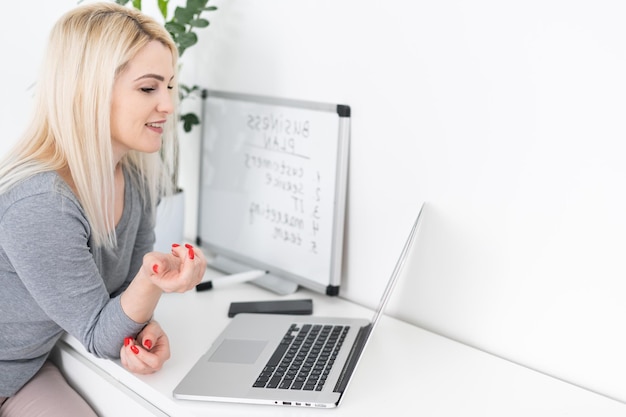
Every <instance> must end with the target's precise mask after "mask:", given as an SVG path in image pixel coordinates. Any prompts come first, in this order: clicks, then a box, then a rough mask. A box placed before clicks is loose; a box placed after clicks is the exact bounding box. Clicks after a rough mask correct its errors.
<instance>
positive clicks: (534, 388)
mask: <svg viewBox="0 0 626 417" xmlns="http://www.w3.org/2000/svg"><path fill="white" fill-rule="evenodd" d="M276 297H277V296H275V295H273V294H271V293H269V292H267V291H265V290H263V289H260V288H257V287H255V286H253V285H250V284H238V285H233V286H231V287H226V288H221V289H215V290H211V291H207V292H201V293H197V292H194V291H192V292H188V293H186V294H166V295H164V296H163V298H162V300H161V303H160V304H159V307H158V309H157V311H156V313H155V318H156V319H157V320H158V321H159V322H160V323H161V325H162V327H163V328H164V329H165V331H166V332H167V334H168V336H169V338H170V344H171V351H172V358H171V359H170V360H169V361H168V362H167V363H166V364H165V366H164V368H163V369H162V370H161V371H159V372H158V373H156V374H154V375H149V376H141V375H139V376H138V375H133V374H131V373H129V372H127V371H126V370H125V369H124V368H122V367H121V365H119V363H117V362H114V361H109V360H102V359H96V358H93V357H92V356H91V355H90V354H88V353H86V351H85V350H84V348H83V347H82V346H81V345H80V344H78V343H77V341H76V340H75V339H73V338H64V341H65V342H64V343H60V344H59V347H58V349H57V351H56V352H55V354H54V355H53V357H55V358H56V359H57V360H59V361H62V363H63V365H62V366H63V368H64V371H65V372H66V374H67V375H68V379H70V381H73V382H77V383H78V385H80V386H82V390H83V394H84V395H85V396H86V397H87V398H89V399H90V400H92V401H94V403H96V406H97V407H99V409H100V410H103V412H105V410H110V409H111V408H110V407H111V406H113V405H114V404H115V403H116V402H118V401H119V402H120V404H121V403H122V402H123V401H122V400H123V399H124V398H126V400H128V399H129V398H131V399H132V401H131V402H134V403H143V405H142V406H141V407H139V408H140V409H141V410H143V411H144V414H143V415H170V416H185V417H188V416H246V417H250V416H294V415H297V416H313V415H315V416H322V415H329V416H331V415H333V416H335V415H336V416H359V417H361V416H363V415H393V416H397V415H411V416H429V417H431V416H454V417H457V416H480V417H487V416H497V417H502V416H507V417H513V416H524V417H527V416H534V417H536V416H549V417H554V416H561V415H567V416H570V417H573V416H581V417H582V416H584V417H587V416H590V415H602V416H604V417H610V416H620V417H623V416H625V415H626V404H623V403H620V402H617V401H614V400H611V399H608V398H606V397H604V396H601V395H598V394H594V393H592V392H589V391H587V390H584V389H582V388H578V387H575V386H573V385H570V384H568V383H565V382H562V381H559V380H556V379H554V378H551V377H549V376H545V375H543V374H541V373H538V372H535V371H532V370H529V369H527V368H524V367H522V366H519V365H515V364H513V363H511V362H508V361H506V360H503V359H500V358H497V357H495V356H492V355H489V354H487V353H484V352H481V351H479V350H476V349H473V348H471V347H468V346H465V345H463V344H460V343H458V342H455V341H452V340H450V339H447V338H445V337H442V336H438V335H436V334H433V333H431V332H428V331H425V330H423V329H420V328H418V327H415V326H412V325H409V324H406V323H404V322H401V321H399V320H396V319H393V318H391V317H386V316H385V317H383V318H382V320H381V322H380V323H379V326H378V327H377V329H376V332H375V333H374V335H373V339H372V340H371V342H370V345H369V346H368V348H367V350H366V352H365V356H364V358H363V360H362V361H361V364H360V365H359V367H358V368H357V370H356V371H355V379H354V380H353V382H352V383H351V385H350V386H349V387H348V391H347V393H346V394H345V397H344V400H343V402H342V404H341V405H340V406H339V407H338V408H336V409H328V410H319V409H306V408H294V407H286V406H285V407H281V406H254V405H245V404H241V405H240V404H226V403H211V402H192V401H183V400H176V399H174V398H173V397H172V395H171V392H172V390H173V389H174V387H175V386H176V385H177V384H178V382H179V381H180V380H181V379H182V377H183V376H184V375H185V374H186V372H187V371H188V370H189V368H190V367H191V366H192V365H193V364H194V363H195V362H196V360H197V359H198V358H199V357H200V355H201V354H202V353H203V352H204V351H205V350H206V349H208V347H209V346H210V345H211V342H212V341H213V339H214V338H215V337H216V336H217V334H218V333H219V332H220V331H221V329H222V328H223V327H224V326H225V325H226V323H227V322H228V320H229V319H228V317H227V310H228V305H229V303H230V302H231V301H250V300H261V299H271V298H276ZM308 297H310V298H313V299H314V312H315V314H317V315H342V316H357V317H366V318H369V317H371V315H372V311H371V310H368V309H365V308H363V307H361V306H358V305H356V304H354V303H350V302H348V301H345V300H342V299H339V298H337V297H328V296H324V295H318V294H314V293H311V292H308V291H306V290H302V289H300V290H299V291H298V292H297V293H296V294H293V295H290V296H288V297H286V298H308ZM384 363H388V365H389V368H385V367H384V366H383V364H384ZM79 367H85V368H90V371H89V372H91V374H92V376H93V375H96V376H95V379H94V380H95V381H97V382H96V383H92V384H91V388H89V387H86V386H85V385H89V384H88V383H86V382H85V381H87V377H85V376H82V375H83V373H81V372H79V370H78V369H77V368H79ZM94 384H96V385H98V386H97V387H96V386H95V385H94ZM106 387H108V391H107V390H106V389H105V388H106ZM90 390H91V391H90ZM111 393H118V394H119V395H117V398H110V397H111V396H112V395H114V394H111ZM103 396H105V397H106V398H103ZM98 403H100V405H98ZM126 407H127V406H124V409H125V410H127V411H128V408H126ZM106 415H115V414H113V413H111V412H110V411H106ZM118 415H119V414H118ZM125 415H130V414H125ZM134 415H137V414H136V413H135V414H134Z"/></svg>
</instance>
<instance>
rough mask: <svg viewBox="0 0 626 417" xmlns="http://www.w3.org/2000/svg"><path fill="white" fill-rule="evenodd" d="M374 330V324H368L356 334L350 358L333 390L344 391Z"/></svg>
mask: <svg viewBox="0 0 626 417" xmlns="http://www.w3.org/2000/svg"><path fill="white" fill-rule="evenodd" d="M371 331H372V324H371V323H370V324H368V325H367V326H363V327H361V329H360V330H359V333H358V334H357V335H356V340H355V341H354V344H353V345H352V349H350V353H349V354H348V360H347V361H346V363H345V365H344V366H343V369H342V370H341V374H339V379H338V380H337V385H335V389H334V390H333V392H341V393H343V392H344V391H345V389H346V386H347V385H348V381H350V376H351V375H352V372H354V369H355V368H356V365H357V363H358V361H359V358H360V357H361V352H363V349H364V348H365V342H366V341H367V338H368V337H369V334H370V332H371Z"/></svg>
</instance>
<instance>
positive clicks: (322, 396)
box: [173, 204, 424, 408]
mask: <svg viewBox="0 0 626 417" xmlns="http://www.w3.org/2000/svg"><path fill="white" fill-rule="evenodd" d="M423 208H424V205H423V204H422V207H421V208H420V210H419V213H418V215H417V218H416V219H415V223H414V224H413V227H412V228H411V231H410V233H409V236H408V238H407V240H406V243H405V244H404V247H403V249H402V252H401V253H400V257H399V259H398V261H397V263H396V265H395V267H394V270H393V272H392V274H391V277H390V278H389V282H388V283H387V287H386V288H385V291H384V292H383V295H382V297H381V301H380V305H379V306H378V308H377V310H376V312H375V313H374V316H373V318H372V320H371V321H370V320H366V319H353V318H345V317H343V318H341V317H317V316H300V315H278V314H245V313H240V314H238V315H236V316H235V317H234V318H233V319H232V320H231V322H230V323H229V324H228V326H227V327H226V328H225V329H224V331H223V332H222V333H221V334H220V335H219V336H218V338H217V339H216V340H215V342H214V343H213V345H212V346H211V348H210V349H209V350H208V351H207V352H206V353H205V354H204V355H203V356H202V357H201V358H200V359H199V360H198V362H197V363H196V364H195V365H194V366H193V367H192V368H191V370H190V371H189V373H187V375H186V376H185V377H184V378H183V380H182V381H181V382H180V383H179V384H178V386H177V387H176V388H175V389H174V393H173V394H174V397H175V398H178V399H184V400H200V401H224V402H236V403H250V404H271V405H284V406H301V407H320V408H332V407H336V406H338V405H339V403H340V402H341V400H342V397H343V394H344V393H345V391H346V388H347V386H348V383H349V382H350V379H351V377H352V375H353V373H354V369H355V368H356V366H357V364H358V362H359V360H360V358H361V356H362V354H363V351H364V349H365V346H366V344H367V342H368V339H369V338H370V336H371V334H372V332H373V330H374V328H375V326H376V324H377V322H378V320H379V319H380V317H381V315H382V312H383V309H384V308H385V305H386V304H387V302H388V301H389V298H390V296H391V293H392V290H393V288H394V286H395V284H396V282H397V281H398V277H399V276H400V274H401V271H402V269H403V266H404V263H405V261H406V259H407V257H408V254H409V252H410V248H411V247H412V246H413V242H414V241H415V235H416V232H417V229H418V225H419V222H420V217H421V214H422V210H423Z"/></svg>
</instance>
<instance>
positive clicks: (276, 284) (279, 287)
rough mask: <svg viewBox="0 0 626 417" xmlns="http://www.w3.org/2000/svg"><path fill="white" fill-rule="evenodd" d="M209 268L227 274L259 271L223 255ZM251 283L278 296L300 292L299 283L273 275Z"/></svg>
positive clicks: (218, 256)
mask: <svg viewBox="0 0 626 417" xmlns="http://www.w3.org/2000/svg"><path fill="white" fill-rule="evenodd" d="M209 266H210V267H211V268H214V269H217V270H219V271H222V272H225V273H227V274H237V273H240V272H246V271H250V270H252V269H259V268H253V267H250V266H249V265H246V264H243V263H240V262H237V261H234V260H232V259H230V258H227V257H226V256H223V255H217V256H216V257H215V259H214V260H213V261H212V262H211V264H210V265H209ZM250 283H251V284H254V285H256V286H258V287H261V288H264V289H266V290H268V291H271V292H273V293H276V294H278V295H288V294H293V293H295V292H296V291H297V290H298V284H297V283H295V282H293V281H290V280H288V279H286V278H282V277H278V276H276V275H272V274H271V273H268V274H266V275H265V276H262V277H260V278H255V279H253V280H251V281H250Z"/></svg>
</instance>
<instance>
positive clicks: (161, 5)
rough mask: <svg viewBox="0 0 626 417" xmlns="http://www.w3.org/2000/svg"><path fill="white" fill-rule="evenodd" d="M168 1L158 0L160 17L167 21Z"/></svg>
mask: <svg viewBox="0 0 626 417" xmlns="http://www.w3.org/2000/svg"><path fill="white" fill-rule="evenodd" d="M169 1H170V0H158V5H159V11H160V12H161V16H163V20H167V4H168V3H169Z"/></svg>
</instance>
